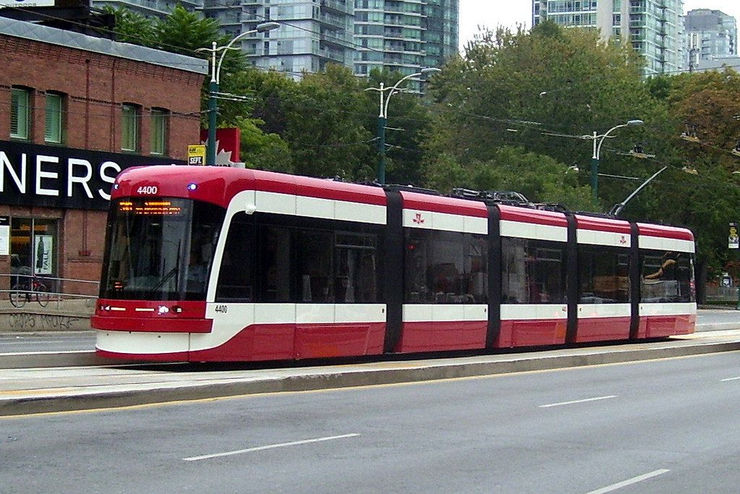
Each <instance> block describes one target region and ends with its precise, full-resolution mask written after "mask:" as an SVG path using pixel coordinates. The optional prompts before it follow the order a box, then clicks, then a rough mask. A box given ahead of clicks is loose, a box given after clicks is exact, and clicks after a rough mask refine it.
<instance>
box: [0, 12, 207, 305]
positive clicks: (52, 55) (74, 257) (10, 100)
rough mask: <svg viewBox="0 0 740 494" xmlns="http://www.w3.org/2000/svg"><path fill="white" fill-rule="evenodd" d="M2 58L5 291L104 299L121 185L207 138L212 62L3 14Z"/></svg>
mask: <svg viewBox="0 0 740 494" xmlns="http://www.w3.org/2000/svg"><path fill="white" fill-rule="evenodd" d="M0 53H1V54H2V55H0V60H1V61H2V70H1V71H0V288H2V289H7V288H9V284H10V281H11V280H12V279H13V277H12V275H14V274H35V275H38V276H40V277H44V278H46V279H47V280H48V283H47V285H49V286H51V287H52V288H54V289H55V290H57V291H65V292H72V293H75V292H76V293H80V292H83V291H84V292H86V293H88V294H94V293H95V292H96V290H97V288H96V287H94V286H91V285H86V284H81V283H74V282H72V281H69V280H98V279H99V277H100V269H101V263H102V254H103V243H104V234H105V233H104V230H105V219H106V214H107V213H106V210H107V207H108V198H109V192H110V187H111V184H112V182H113V179H114V177H115V176H116V175H117V173H118V172H119V171H120V170H122V169H124V168H127V167H129V166H135V165H142V164H152V163H158V164H161V163H182V162H183V161H184V160H185V159H186V158H187V145H188V144H197V143H199V132H200V90H201V86H202V83H203V80H204V76H205V74H207V73H208V66H207V61H205V60H202V59H198V58H193V57H187V56H182V55H176V54H172V53H168V52H163V51H160V50H154V49H150V48H144V47H141V46H135V45H131V44H127V43H118V42H115V41H111V40H108V39H102V38H96V37H91V36H86V35H83V34H79V33H74V32H70V31H64V30H60V29H55V28H50V27H46V26H40V25H36V24H32V23H29V22H23V21H17V20H12V19H4V18H0ZM9 275H10V276H9Z"/></svg>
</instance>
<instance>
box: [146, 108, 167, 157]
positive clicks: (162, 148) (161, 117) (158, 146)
mask: <svg viewBox="0 0 740 494" xmlns="http://www.w3.org/2000/svg"><path fill="white" fill-rule="evenodd" d="M151 115H152V118H151V123H150V124H149V126H150V131H151V143H150V144H151V145H150V152H151V154H156V155H165V154H167V127H168V126H169V120H170V112H169V111H167V110H165V109H164V108H152V113H151Z"/></svg>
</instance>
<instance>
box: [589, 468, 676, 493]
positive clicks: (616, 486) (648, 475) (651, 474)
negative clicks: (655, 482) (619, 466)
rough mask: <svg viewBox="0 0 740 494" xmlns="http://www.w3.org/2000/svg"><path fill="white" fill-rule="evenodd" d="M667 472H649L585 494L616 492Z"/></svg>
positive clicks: (662, 469) (662, 470) (663, 470)
mask: <svg viewBox="0 0 740 494" xmlns="http://www.w3.org/2000/svg"><path fill="white" fill-rule="evenodd" d="M668 472H670V470H666V469H665V468H661V469H660V470H655V471H653V472H649V473H646V474H644V475H638V476H637V477H632V478H631V479H627V480H624V481H622V482H617V483H616V484H612V485H607V486H606V487H602V488H601V489H596V490H595V491H590V492H588V493H586V494H605V493H606V492H612V491H616V490H617V489H621V488H622V487H627V486H628V485H632V484H636V483H638V482H642V481H643V480H647V479H651V478H653V477H657V476H658V475H663V474H664V473H668Z"/></svg>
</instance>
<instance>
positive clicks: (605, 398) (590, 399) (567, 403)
mask: <svg viewBox="0 0 740 494" xmlns="http://www.w3.org/2000/svg"><path fill="white" fill-rule="evenodd" d="M616 397H617V395H609V396H597V397H596V398H584V399H583V400H573V401H561V402H560V403H548V404H547V405H540V406H539V407H540V408H551V407H560V406H563V405H575V404H577V403H587V402H589V401H599V400H609V399H611V398H616Z"/></svg>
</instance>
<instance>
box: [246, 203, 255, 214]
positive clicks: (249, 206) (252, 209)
mask: <svg viewBox="0 0 740 494" xmlns="http://www.w3.org/2000/svg"><path fill="white" fill-rule="evenodd" d="M255 211H257V206H255V205H254V204H251V203H247V205H246V206H245V207H244V212H245V213H247V214H254V212H255Z"/></svg>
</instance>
